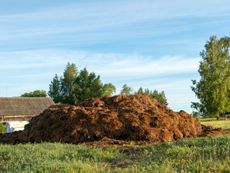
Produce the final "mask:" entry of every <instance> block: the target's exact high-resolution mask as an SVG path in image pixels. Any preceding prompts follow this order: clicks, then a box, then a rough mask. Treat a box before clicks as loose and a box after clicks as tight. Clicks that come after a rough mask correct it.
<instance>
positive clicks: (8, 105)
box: [0, 97, 54, 116]
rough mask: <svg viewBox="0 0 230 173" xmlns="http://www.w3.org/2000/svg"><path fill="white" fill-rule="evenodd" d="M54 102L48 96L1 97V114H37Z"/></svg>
mask: <svg viewBox="0 0 230 173" xmlns="http://www.w3.org/2000/svg"><path fill="white" fill-rule="evenodd" d="M53 104H54V102H53V100H52V99H51V98H48V97H0V116H17V115H22V116H23V115H32V116H35V115H38V114H40V113H41V112H43V111H44V110H45V109H47V108H48V107H49V106H51V105H53Z"/></svg>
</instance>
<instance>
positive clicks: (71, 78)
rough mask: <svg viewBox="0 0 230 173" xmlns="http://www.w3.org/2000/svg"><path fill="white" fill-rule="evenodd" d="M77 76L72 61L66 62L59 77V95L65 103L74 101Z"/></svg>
mask: <svg viewBox="0 0 230 173" xmlns="http://www.w3.org/2000/svg"><path fill="white" fill-rule="evenodd" d="M76 78H77V67H76V65H75V64H73V63H68V64H67V65H66V68H65V70H64V73H63V78H61V93H62V94H61V95H62V96H63V99H64V100H65V102H66V103H69V104H74V103H76V95H75V93H74V92H75V91H74V90H75V81H76Z"/></svg>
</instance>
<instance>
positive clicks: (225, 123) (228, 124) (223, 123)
mask: <svg viewBox="0 0 230 173" xmlns="http://www.w3.org/2000/svg"><path fill="white" fill-rule="evenodd" d="M201 124H203V125H206V126H213V127H215V128H219V127H221V128H224V129H230V119H228V120H212V121H211V120H208V121H205V119H204V120H202V121H201Z"/></svg>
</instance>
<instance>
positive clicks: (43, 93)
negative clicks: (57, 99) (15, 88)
mask: <svg viewBox="0 0 230 173" xmlns="http://www.w3.org/2000/svg"><path fill="white" fill-rule="evenodd" d="M21 97H47V94H46V91H44V90H35V91H32V92H27V93H24V94H22V95H21Z"/></svg>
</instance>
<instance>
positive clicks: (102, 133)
mask: <svg viewBox="0 0 230 173" xmlns="http://www.w3.org/2000/svg"><path fill="white" fill-rule="evenodd" d="M222 133H225V132H224V131H223V130H222V129H212V128H211V127H206V126H203V125H201V124H200V123H199V122H198V121H197V120H196V119H195V118H193V117H192V116H190V115H189V114H187V113H186V112H184V111H180V112H173V111H172V110H170V109H169V108H167V107H166V106H165V105H163V104H161V103H159V102H158V101H157V100H156V99H153V98H150V97H148V96H145V95H134V96H114V97H104V98H101V99H97V98H96V99H91V100H87V101H84V102H82V103H81V104H78V105H55V106H51V107H50V108H48V109H47V110H45V111H44V112H43V113H41V114H40V115H38V116H36V117H33V118H32V119H31V121H30V123H29V124H28V125H26V127H25V130H24V131H21V132H14V133H12V134H5V135H1V136H0V142H3V143H24V142H43V141H47V142H64V143H82V142H90V143H91V142H94V141H97V142H98V141H105V142H107V143H115V144H116V143H117V144H119V143H124V142H125V141H137V142H153V143H159V142H165V141H173V140H177V139H182V138H188V137H196V136H206V135H215V134H222ZM122 141H123V142H122ZM102 143H103V142H102Z"/></svg>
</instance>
